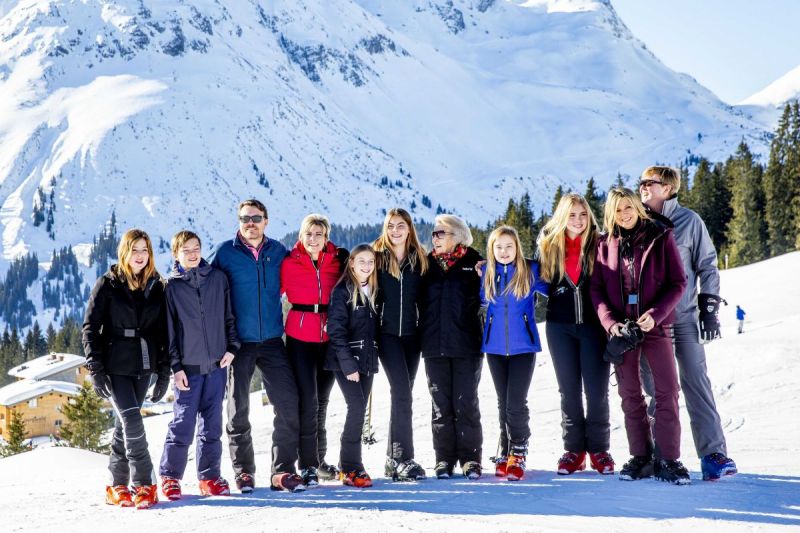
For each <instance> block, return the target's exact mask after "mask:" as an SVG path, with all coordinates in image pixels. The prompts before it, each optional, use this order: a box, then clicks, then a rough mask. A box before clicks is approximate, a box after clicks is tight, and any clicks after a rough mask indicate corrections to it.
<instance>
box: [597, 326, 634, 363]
mask: <svg viewBox="0 0 800 533" xmlns="http://www.w3.org/2000/svg"><path fill="white" fill-rule="evenodd" d="M643 340H644V332H643V331H642V328H640V327H639V326H638V325H637V324H636V322H634V321H633V320H626V321H625V324H623V325H622V328H620V335H619V336H617V335H612V336H611V338H610V339H609V340H608V344H606V350H605V352H603V361H605V362H607V363H612V364H614V365H620V364H622V361H623V360H624V359H625V354H626V353H628V352H629V351H631V350H633V349H634V348H636V347H637V346H639V344H641V343H642V341H643Z"/></svg>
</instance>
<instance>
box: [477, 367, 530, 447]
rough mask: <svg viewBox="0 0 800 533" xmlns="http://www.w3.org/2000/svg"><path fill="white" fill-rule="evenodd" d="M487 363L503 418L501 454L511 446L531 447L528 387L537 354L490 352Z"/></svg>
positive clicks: (501, 423)
mask: <svg viewBox="0 0 800 533" xmlns="http://www.w3.org/2000/svg"><path fill="white" fill-rule="evenodd" d="M486 362H487V363H488V364H489V372H490V373H491V375H492V381H493V382H494V390H495V391H496V392H497V409H498V411H499V420H500V446H499V448H500V449H499V455H498V456H499V457H507V456H508V452H509V448H510V447H512V446H514V447H525V448H527V446H528V439H529V438H530V436H531V429H530V412H529V411H528V389H530V386H531V380H532V379H533V369H534V367H536V354H535V353H523V354H517V355H494V354H487V355H486Z"/></svg>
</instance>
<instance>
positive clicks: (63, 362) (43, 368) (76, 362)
mask: <svg viewBox="0 0 800 533" xmlns="http://www.w3.org/2000/svg"><path fill="white" fill-rule="evenodd" d="M85 362H86V358H85V357H83V356H80V355H73V354H71V353H55V352H52V353H49V354H47V355H43V356H41V357H37V358H36V359H32V360H31V361H25V362H24V363H22V364H21V365H17V366H15V367H14V368H12V369H11V370H9V371H8V374H9V375H10V376H14V377H15V378H23V379H45V378H47V377H49V376H52V375H54V374H58V373H60V372H64V371H65V370H70V369H72V368H77V367H79V366H81V365H83V364H84V363H85Z"/></svg>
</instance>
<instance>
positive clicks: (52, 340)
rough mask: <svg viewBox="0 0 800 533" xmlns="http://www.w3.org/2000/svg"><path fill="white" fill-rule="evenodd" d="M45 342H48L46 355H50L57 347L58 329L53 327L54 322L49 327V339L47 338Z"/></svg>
mask: <svg viewBox="0 0 800 533" xmlns="http://www.w3.org/2000/svg"><path fill="white" fill-rule="evenodd" d="M45 342H47V348H46V351H45V353H49V352H52V351H55V347H56V328H54V327H53V323H52V322H50V323H49V324H48V325H47V338H46V341H45Z"/></svg>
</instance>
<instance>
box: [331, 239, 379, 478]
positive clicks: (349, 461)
mask: <svg viewBox="0 0 800 533" xmlns="http://www.w3.org/2000/svg"><path fill="white" fill-rule="evenodd" d="M377 291H378V276H377V274H376V271H375V252H374V251H373V250H372V248H371V247H370V246H369V245H368V244H360V245H358V246H356V247H355V248H353V251H352V252H351V253H350V259H349V260H348V261H347V267H346V269H345V272H344V273H343V274H342V277H341V279H340V280H339V283H337V285H336V287H335V288H334V289H333V293H332V294H331V303H330V306H329V307H328V336H329V337H330V346H329V347H328V355H327V359H326V361H325V368H326V369H328V370H331V371H333V373H334V375H335V376H336V382H337V383H338V384H339V387H340V388H341V389H342V394H343V395H344V400H345V403H347V417H346V418H345V422H344V429H343V430H342V441H341V450H340V456H339V467H340V468H341V472H342V473H341V478H342V482H343V483H344V484H345V485H350V486H353V487H371V486H372V479H370V477H369V474H367V472H366V470H364V463H362V462H361V426H362V423H363V422H364V414H365V413H366V410H367V399H368V398H369V393H370V391H371V390H372V378H373V376H374V374H375V373H376V372H377V371H378V343H377V327H378V318H377V314H376V312H375V299H376V296H377Z"/></svg>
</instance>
